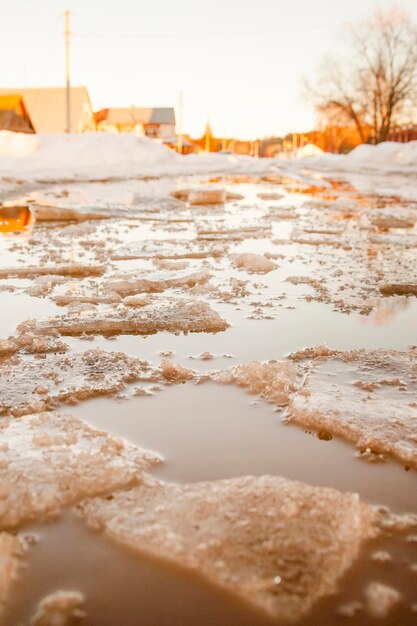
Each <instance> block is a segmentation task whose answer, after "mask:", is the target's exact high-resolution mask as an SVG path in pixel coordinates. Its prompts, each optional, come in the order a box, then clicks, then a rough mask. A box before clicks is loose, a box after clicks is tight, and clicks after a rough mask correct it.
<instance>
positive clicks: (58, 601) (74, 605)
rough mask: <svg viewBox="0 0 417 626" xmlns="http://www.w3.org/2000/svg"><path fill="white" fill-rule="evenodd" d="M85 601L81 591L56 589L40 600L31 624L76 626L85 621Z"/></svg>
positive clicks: (32, 625)
mask: <svg viewBox="0 0 417 626" xmlns="http://www.w3.org/2000/svg"><path fill="white" fill-rule="evenodd" d="M84 601H85V599H84V596H83V594H82V593H80V592H79V591H55V592H54V593H51V594H50V595H49V596H46V597H45V598H43V599H42V600H41V601H40V602H39V605H38V608H37V610H36V613H35V615H34V616H33V617H32V619H31V621H30V626H75V624H79V623H80V622H84V618H85V617H86V612H85V611H84V610H83V606H84Z"/></svg>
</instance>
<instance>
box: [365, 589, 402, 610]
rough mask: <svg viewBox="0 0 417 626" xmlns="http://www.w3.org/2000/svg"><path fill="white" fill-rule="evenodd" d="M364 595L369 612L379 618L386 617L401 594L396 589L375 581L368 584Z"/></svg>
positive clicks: (398, 600)
mask: <svg viewBox="0 0 417 626" xmlns="http://www.w3.org/2000/svg"><path fill="white" fill-rule="evenodd" d="M365 596H366V608H367V609H368V611H369V613H370V614H371V615H372V617H379V618H383V617H386V616H387V615H388V613H389V612H390V611H391V609H392V608H393V607H394V606H395V605H396V604H398V603H399V602H400V600H401V594H400V593H399V592H398V591H397V590H396V589H393V588H392V587H388V586H387V585H383V584H382V583H377V582H373V583H370V585H368V587H367V589H366V592H365Z"/></svg>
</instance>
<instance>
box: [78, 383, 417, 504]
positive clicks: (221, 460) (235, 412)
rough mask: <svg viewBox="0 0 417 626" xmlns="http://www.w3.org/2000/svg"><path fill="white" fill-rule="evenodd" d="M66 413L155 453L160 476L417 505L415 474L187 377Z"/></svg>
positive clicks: (235, 392) (239, 394)
mask: <svg viewBox="0 0 417 626" xmlns="http://www.w3.org/2000/svg"><path fill="white" fill-rule="evenodd" d="M71 413H72V414H73V415H75V416H76V417H78V418H80V419H83V420H84V421H86V422H87V423H89V424H90V425H91V426H94V427H96V428H101V429H104V430H107V431H109V432H111V433H113V434H116V435H118V436H122V437H124V438H126V439H128V440H130V441H132V442H134V443H136V444H138V445H141V446H143V447H144V448H146V449H149V450H154V451H155V452H158V453H160V454H161V455H162V456H163V458H164V463H162V464H161V465H160V466H159V467H158V468H157V469H156V470H154V472H153V473H154V474H155V475H156V476H158V477H160V478H162V479H164V480H170V481H176V482H196V481H205V480H218V479H221V478H234V477H238V476H245V475H255V476H261V475H263V474H273V475H277V476H284V477H285V478H290V479H293V480H300V481H304V482H308V483H310V484H312V485H319V486H327V487H335V488H336V489H339V490H341V491H351V492H357V493H359V494H360V495H361V497H362V498H363V499H364V500H365V501H367V502H371V503H374V504H385V505H387V506H390V507H392V508H393V509H394V510H396V511H399V512H401V511H410V510H415V511H417V474H416V473H415V472H412V471H409V472H406V471H405V470H404V469H403V467H402V466H401V465H400V464H399V463H395V462H387V463H383V464H373V463H368V462H366V461H362V460H361V461H360V460H358V459H357V458H356V457H355V448H354V447H353V446H350V445H349V444H347V443H344V442H343V441H340V440H337V439H333V440H331V441H322V440H320V439H318V438H317V437H315V436H313V435H310V434H307V433H305V432H304V431H303V430H302V429H300V428H298V427H296V426H292V425H289V424H284V423H283V422H282V419H281V417H280V415H279V414H278V413H277V412H276V411H275V410H274V407H273V405H270V404H268V403H267V402H265V401H263V400H259V401H257V400H256V396H250V395H249V394H247V393H245V392H244V391H242V390H240V389H236V388H234V387H227V386H222V385H218V384H214V383H203V384H200V385H194V384H192V383H186V384H184V385H180V386H175V387H170V388H168V389H164V390H163V391H161V392H158V393H156V394H155V395H154V396H152V397H146V396H144V397H140V398H131V399H129V400H125V401H116V400H112V399H111V400H110V399H109V400H107V399H101V398H97V399H94V400H89V401H87V402H83V403H82V404H79V405H77V406H74V407H71ZM301 459H302V462H300V460H301Z"/></svg>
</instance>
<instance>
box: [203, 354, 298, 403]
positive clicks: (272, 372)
mask: <svg viewBox="0 0 417 626" xmlns="http://www.w3.org/2000/svg"><path fill="white" fill-rule="evenodd" d="M298 376H299V369H298V367H297V366H296V365H294V364H293V363H284V362H280V361H267V362H266V363H258V362H254V363H244V364H242V365H236V366H235V367H232V368H230V369H228V370H225V371H223V372H214V373H213V374H212V377H213V379H214V380H215V381H216V382H219V383H223V384H235V385H238V386H239V387H244V388H245V389H247V390H248V391H249V393H253V394H257V395H259V396H262V397H263V398H266V399H267V400H270V401H271V402H276V403H277V404H279V405H282V406H284V405H286V404H288V401H289V398H290V395H291V394H292V393H293V392H294V391H295V390H296V388H297V378H298Z"/></svg>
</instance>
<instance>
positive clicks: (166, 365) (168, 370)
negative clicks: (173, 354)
mask: <svg viewBox="0 0 417 626" xmlns="http://www.w3.org/2000/svg"><path fill="white" fill-rule="evenodd" d="M159 369H160V373H161V375H162V378H164V379H165V380H167V381H169V382H173V383H185V382H186V381H188V380H192V379H193V378H194V377H195V372H193V370H190V369H188V368H187V367H182V366H181V365H178V364H177V363H173V362H172V361H171V360H170V359H163V361H161V365H160V367H159Z"/></svg>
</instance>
